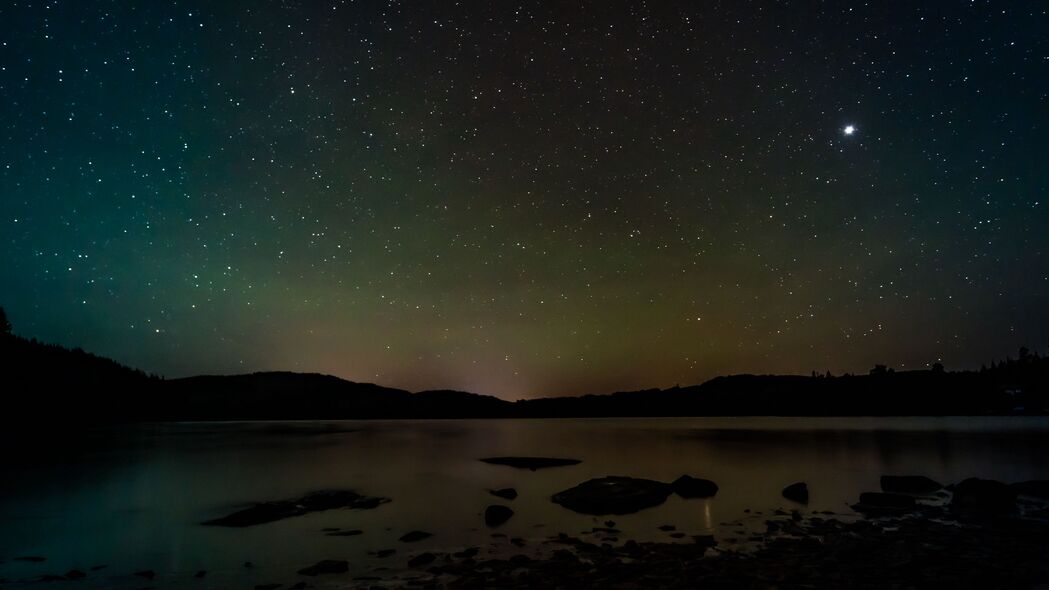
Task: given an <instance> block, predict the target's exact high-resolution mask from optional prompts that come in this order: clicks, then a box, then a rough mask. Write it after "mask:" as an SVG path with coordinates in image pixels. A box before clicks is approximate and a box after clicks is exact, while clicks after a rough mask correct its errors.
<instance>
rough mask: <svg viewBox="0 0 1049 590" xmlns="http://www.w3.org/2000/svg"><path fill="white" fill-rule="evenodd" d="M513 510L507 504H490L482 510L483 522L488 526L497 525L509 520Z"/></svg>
mask: <svg viewBox="0 0 1049 590" xmlns="http://www.w3.org/2000/svg"><path fill="white" fill-rule="evenodd" d="M513 515H514V511H513V510H511V509H510V508H509V507H507V506H502V505H499V504H492V505H491V506H489V507H488V508H485V510H484V523H485V524H486V525H488V526H490V527H497V526H499V525H501V524H503V523H504V522H506V521H508V520H510V517H511V516H513Z"/></svg>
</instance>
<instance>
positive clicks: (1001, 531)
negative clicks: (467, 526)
mask: <svg viewBox="0 0 1049 590" xmlns="http://www.w3.org/2000/svg"><path fill="white" fill-rule="evenodd" d="M608 479H614V480H617V481H616V484H617V485H616V486H615V487H607V486H606V487H602V488H599V489H600V490H601V492H602V493H605V492H607V491H608V490H609V489H612V490H614V491H615V493H616V494H619V495H618V496H617V497H616V498H612V499H611V500H610V499H609V498H607V497H603V498H602V497H592V498H590V499H592V500H593V499H596V500H607V501H613V502H614V503H613V504H612V506H614V507H616V508H621V507H625V506H626V504H623V502H626V503H629V504H630V507H629V508H625V510H624V511H625V512H629V511H633V508H635V507H637V506H638V504H637V503H638V502H647V501H649V499H648V498H645V497H644V496H643V495H642V494H639V493H638V491H639V490H644V489H646V486H651V485H664V484H659V483H658V482H651V481H649V480H637V479H632V478H604V479H601V480H591V482H586V483H584V484H583V485H581V486H578V488H580V489H583V490H586V491H587V493H589V490H590V489H592V487H593V486H591V485H590V484H592V483H593V482H594V481H605V482H606V483H607V480H608ZM682 481H684V482H685V483H684V484H682ZM697 482H706V480H698V479H694V478H688V479H687V480H686V479H685V478H684V477H683V478H682V479H681V480H678V481H677V482H675V484H673V485H674V486H675V489H676V490H677V492H675V493H686V492H688V491H698V490H700V488H701V486H699V485H698V483H697ZM706 483H709V484H712V482H706ZM926 484H930V485H928V487H927V489H925V490H922V487H923V486H926ZM683 486H684V487H683ZM799 487H800V488H801V489H802V490H804V489H805V484H803V483H798V484H794V485H792V486H788V487H787V488H785V489H784V491H783V495H784V498H785V499H788V500H790V499H791V497H792V496H794V495H795V494H797V493H798V488H799ZM882 487H883V491H880V492H869V493H863V494H861V495H860V497H859V498H858V502H857V503H856V504H854V505H852V507H851V509H846V510H843V511H841V512H838V513H835V512H830V511H826V510H809V509H807V508H806V507H805V501H807V497H806V496H802V497H798V498H797V501H795V502H793V506H795V507H794V508H792V509H791V508H787V509H782V508H776V509H773V510H771V511H760V510H753V511H752V510H747V511H746V512H745V516H744V517H743V518H740V519H738V520H736V521H732V522H723V523H720V525H719V529H720V530H722V531H731V533H730V534H729V535H727V536H726V535H721V536H719V537H718V538H715V537H714V536H711V535H706V534H696V532H695V531H687V530H678V528H677V527H675V526H674V525H673V524H672V523H667V524H666V525H663V526H660V527H658V529H659V531H660V532H661V534H663V535H665V538H666V539H667V540H666V541H640V542H639V541H637V540H633V539H629V538H627V537H626V535H625V534H624V532H623V531H621V530H619V529H617V528H616V526H617V524H616V522H615V520H614V519H615V518H616V517H615V516H614V515H608V513H607V512H602V513H598V514H595V516H593V525H594V526H593V527H591V528H589V529H588V530H583V531H577V532H574V533H572V534H570V533H566V532H559V533H556V534H554V535H550V536H545V537H534V538H529V539H523V538H508V536H507V535H504V534H501V533H499V532H498V527H499V525H500V524H501V522H504V521H505V519H508V518H511V517H512V515H513V511H512V510H508V509H507V510H506V513H505V514H504V515H503V516H504V519H501V520H499V521H497V522H496V521H489V522H488V525H489V526H490V527H492V530H493V532H492V534H491V539H492V541H491V544H490V545H489V546H486V547H450V548H447V549H444V550H437V549H433V548H430V549H426V550H416V551H412V550H411V547H412V546H413V544H414V543H415V542H417V541H419V540H422V539H426V538H429V537H431V534H430V533H427V532H424V531H413V532H411V533H407V534H405V535H404V536H402V537H401V538H400V541H401V544H399V546H398V549H392V548H391V549H387V550H383V551H377V552H372V553H370V554H369V555H370V557H373V558H378V559H379V560H380V562H381V563H382V565H380V566H378V567H372V568H369V570H368V571H367V572H366V573H362V572H361V570H360V569H359V568H353V567H351V563H350V562H349V561H346V560H345V559H347V558H349V559H353V558H352V556H327V557H337V558H335V559H332V558H329V559H320V560H319V561H317V562H315V563H312V564H302V566H303V567H302V568H301V569H297V571H287V572H286V574H277V575H274V572H268V573H267V574H265V575H266V576H267V577H268V576H271V575H272V576H273V579H272V581H269V580H267V583H262V584H260V583H257V580H258V578H254V580H256V581H253V582H249V581H248V580H247V579H245V580H243V582H244V583H243V584H240V585H231V584H230V583H231V582H235V581H236V580H235V579H233V580H231V579H230V578H228V577H226V578H223V579H222V580H221V582H219V579H218V578H216V579H214V580H212V579H211V576H210V575H209V574H208V572H205V571H199V572H197V573H196V574H195V575H193V576H192V579H191V578H190V577H183V576H179V575H174V576H171V575H165V574H164V573H163V572H156V573H154V572H153V571H143V572H135V573H133V574H129V575H119V576H117V577H113V578H110V580H111V581H113V582H116V581H118V580H122V581H123V582H127V581H128V578H134V579H139V580H141V581H142V582H144V583H146V585H145V586H139V585H134V584H133V585H132V586H133V587H135V588H138V587H143V588H146V587H148V588H154V587H156V588H161V587H171V588H189V587H199V588H217V587H245V588H255V590H284V589H292V590H294V589H305V588H366V589H369V590H383V589H394V588H448V589H460V588H466V589H484V588H513V589H525V588H555V589H557V588H563V589H577V588H610V589H620V590H632V589H638V590H640V589H650V588H672V589H684V588H776V589H802V588H1009V589H1013V588H1043V589H1045V588H1049V481H1031V482H1024V483H1018V484H1012V485H1006V484H1003V483H1000V482H996V481H990V480H981V479H969V480H965V481H963V482H960V483H958V484H954V485H950V486H947V487H946V488H940V486H939V484H937V483H936V482H932V480H929V479H928V478H923V477H896V478H893V477H883V479H882ZM898 487H903V488H907V489H909V490H910V491H909V493H905V492H899V491H895V488H898ZM886 488H889V489H890V490H893V491H885V490H886ZM936 488H939V489H936ZM510 491H513V490H510V489H507V490H491V493H492V495H493V497H501V498H505V497H510V496H511V494H509V493H508V492H510ZM716 493H717V489H716V486H713V487H712V488H710V489H707V490H706V491H705V494H704V495H713V494H716ZM805 493H806V494H807V491H806V492H805ZM561 495H562V494H557V495H555V496H554V498H553V501H555V502H558V501H560V498H559V496H561ZM513 497H516V493H515V494H513ZM386 501H387V500H385V499H381V498H369V497H365V496H360V495H358V494H355V493H352V492H338V493H335V492H331V493H322V494H312V495H310V496H307V497H304V498H299V499H296V500H294V501H290V502H270V503H263V504H258V505H256V506H254V507H252V508H248V509H245V510H242V511H239V512H237V513H235V514H234V515H232V516H230V517H227V518H225V519H219V520H217V521H210V522H207V523H205V524H207V525H213V526H228V527H233V528H240V527H244V526H254V525H256V524H258V523H265V522H271V521H272V520H275V519H278V518H288V517H292V518H293V517H297V516H300V515H301V514H303V513H305V512H309V511H326V510H329V509H333V507H344V508H347V507H348V508H356V509H372V508H375V507H377V506H379V505H381V504H383V503H385V502H386ZM289 506H291V507H294V508H295V509H296V510H294V511H292V512H289V511H288V510H287V508H288V507H289ZM588 506H590V507H593V506H594V505H588ZM577 508H580V510H584V509H585V507H577ZM577 511H578V510H577ZM489 512H491V511H489ZM602 514H603V515H602ZM490 516H491V515H490V514H488V513H486V519H488V518H489V517H490ZM234 517H235V518H234ZM231 518H232V519H233V521H232V522H230V519H231ZM250 519H255V520H257V521H258V522H255V521H254V520H252V521H250V522H249V520H250ZM324 530H325V531H327V534H329V535H359V534H361V531H359V530H353V531H350V530H346V531H344V530H342V529H337V528H330V529H324ZM537 530H538V529H537ZM321 557H326V556H318V558H321ZM362 557H363V556H362ZM16 560H21V561H37V560H39V561H44V560H45V558H43V557H20V558H16ZM116 567H117V568H119V566H116ZM244 567H245V571H249V570H250V569H251V568H252V567H253V566H252V564H251V563H250V562H249V563H245V564H244ZM107 571H109V568H107V567H106V566H99V567H97V568H92V570H91V571H89V572H82V571H76V570H74V571H71V572H68V573H66V574H64V575H58V574H56V575H48V576H42V577H36V578H26V579H19V580H4V579H2V578H0V588H8V587H12V588H13V587H41V586H48V587H50V585H51V584H52V583H53V584H56V585H60V586H62V587H77V586H78V585H79V584H78V582H80V583H88V584H90V583H91V582H93V581H95V582H97V581H101V579H102V578H103V577H104V576H105V575H106V572H107ZM113 573H116V572H113ZM150 583H152V584H150ZM215 583H219V585H218V586H216V585H215ZM91 587H100V586H98V585H97V584H95V585H94V586H91ZM121 587H131V586H127V584H126V583H122V584H121Z"/></svg>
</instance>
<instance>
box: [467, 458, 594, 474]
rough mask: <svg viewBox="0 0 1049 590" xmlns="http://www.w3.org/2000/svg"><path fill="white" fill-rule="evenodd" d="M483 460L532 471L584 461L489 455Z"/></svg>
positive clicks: (492, 463)
mask: <svg viewBox="0 0 1049 590" xmlns="http://www.w3.org/2000/svg"><path fill="white" fill-rule="evenodd" d="M481 461H482V462H484V463H489V464H491V465H506V466H507V467H516V468H518V469H531V470H532V471H535V470H536V469H547V468H549V467H565V466H568V465H579V464H580V463H582V461H580V460H579V459H560V458H557V457H488V458H485V459H481Z"/></svg>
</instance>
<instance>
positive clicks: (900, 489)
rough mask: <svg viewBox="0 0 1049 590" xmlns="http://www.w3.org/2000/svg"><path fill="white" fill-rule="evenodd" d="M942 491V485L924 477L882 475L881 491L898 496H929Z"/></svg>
mask: <svg viewBox="0 0 1049 590" xmlns="http://www.w3.org/2000/svg"><path fill="white" fill-rule="evenodd" d="M941 489H943V484H941V483H940V482H938V481H936V480H934V479H929V478H928V477H925V476H924V475H883V476H881V491H883V492H893V493H898V494H931V493H933V492H936V491H939V490H941Z"/></svg>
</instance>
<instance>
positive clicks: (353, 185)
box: [0, 0, 1049, 399]
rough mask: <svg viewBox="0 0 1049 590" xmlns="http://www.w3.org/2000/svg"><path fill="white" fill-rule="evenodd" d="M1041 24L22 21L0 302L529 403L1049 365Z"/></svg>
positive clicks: (143, 359)
mask: <svg viewBox="0 0 1049 590" xmlns="http://www.w3.org/2000/svg"><path fill="white" fill-rule="evenodd" d="M1047 10H1049V5H1047V4H1046V3H1045V2H1042V1H1031V2H1024V1H1013V2H988V1H982V0H973V1H960V0H959V1H956V2H955V1H951V2H947V1H945V2H915V3H910V2H908V3H900V2H851V1H842V2H815V1H808V2H771V1H769V2H744V1H735V0H732V1H709V2H707V1H704V2H670V1H666V2H645V1H641V0H638V1H633V2H618V1H608V0H601V1H581V2H560V1H558V2H554V1H546V2H520V1H519V2H483V1H476V2H474V1H469V2H452V1H448V0H442V1H422V0H420V1H417V2H397V1H386V2H378V1H375V2H368V1H361V2H353V1H340V0H328V1H319V0H318V1H316V2H314V1H305V0H303V1H293V0H285V1H281V2H276V1H252V2H232V1H231V2H214V1H177V2H173V1H169V0H150V1H148V2H145V1H143V2H102V1H97V0H53V1H23V0H9V1H7V2H4V3H3V4H2V5H0V140H2V141H0V260H2V265H0V305H3V306H4V307H5V308H6V310H7V312H8V316H9V317H10V319H11V321H12V323H13V324H14V327H15V332H16V333H19V334H22V335H24V336H35V337H37V338H40V339H42V340H45V341H49V342H57V343H61V344H64V345H67V346H81V347H83V348H85V349H87V350H89V351H92V352H95V353H98V354H102V355H106V356H110V357H113V358H115V359H117V360H119V361H121V362H123V363H126V364H130V365H132V366H136V367H139V368H142V369H144V370H146V371H149V372H154V373H158V374H162V375H165V376H168V377H178V376H184V375H190V374H199V373H234V372H249V371H256V370H272V369H287V370H295V371H317V372H324V373H331V374H335V375H338V376H341V377H345V378H348V379H352V380H357V381H372V382H377V383H381V384H384V385H389V386H395V387H403V388H407V389H412V390H419V389H426V388H457V389H465V390H471V391H477V392H482V393H489V394H495V395H499V396H502V397H506V398H509V399H515V398H524V397H536V396H542V395H552V394H576V393H582V392H605V391H613V390H620V389H634V388H642V387H667V386H673V385H674V384H675V383H680V384H682V385H685V384H693V383H698V382H701V381H703V380H706V379H708V378H710V377H713V376H715V375H718V374H728V373H738V372H760V373H765V372H785V373H805V374H808V373H809V371H811V370H817V371H820V372H824V371H827V370H830V371H832V372H834V373H840V372H844V371H851V372H866V371H867V369H869V368H870V367H871V366H872V365H873V364H874V363H886V364H889V365H890V366H894V367H896V368H898V369H899V368H903V369H907V368H922V367H926V366H928V365H929V364H931V363H934V362H937V361H940V362H943V363H944V364H945V365H946V366H947V368H948V369H953V368H970V367H979V365H980V364H981V363H983V362H989V361H990V360H991V359H994V358H999V359H1000V358H1002V357H1004V356H1005V355H1006V354H1010V353H1013V354H1015V353H1014V352H1013V351H1015V350H1016V349H1017V348H1018V347H1019V346H1020V345H1026V346H1029V347H1031V348H1033V349H1040V350H1044V349H1045V347H1046V345H1049V194H1047V190H1049V135H1047V134H1049V33H1047V31H1049V13H1047Z"/></svg>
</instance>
